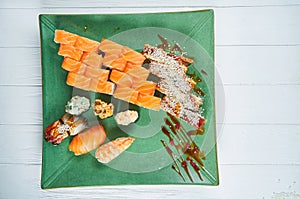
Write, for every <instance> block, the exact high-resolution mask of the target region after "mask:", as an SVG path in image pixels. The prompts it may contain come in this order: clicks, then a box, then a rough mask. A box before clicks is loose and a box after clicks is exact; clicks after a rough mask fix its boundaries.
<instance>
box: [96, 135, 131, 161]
mask: <svg viewBox="0 0 300 199" xmlns="http://www.w3.org/2000/svg"><path fill="white" fill-rule="evenodd" d="M134 140H135V138H131V137H121V138H117V139H115V140H113V141H110V142H108V143H106V144H104V145H102V146H100V147H99V148H98V149H97V151H96V153H95V156H96V158H97V160H98V161H99V162H101V163H109V162H110V161H111V160H113V159H115V158H116V157H117V156H119V155H120V154H121V153H122V152H123V151H125V150H126V149H127V148H128V147H130V145H131V144H132V143H133V141H134Z"/></svg>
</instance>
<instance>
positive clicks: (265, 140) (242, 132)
mask: <svg viewBox="0 0 300 199" xmlns="http://www.w3.org/2000/svg"><path fill="white" fill-rule="evenodd" d="M299 132H300V125H230V124H225V125H224V126H223V131H221V132H218V138H217V139H218V146H217V148H218V160H219V161H218V162H219V164H226V165H231V164H237V165H238V164H243V165H246V164H249V165H252V164H267V165H276V164H284V165H286V164H289V165H300V156H299V149H300V147H299V143H300V134H299ZM0 136H1V139H0V151H3V152H5V153H0V163H2V164H41V161H42V160H41V157H42V139H43V130H42V127H41V125H23V126H21V125H0ZM16 139H17V140H19V141H17V140H16ZM295 149H298V150H295Z"/></svg>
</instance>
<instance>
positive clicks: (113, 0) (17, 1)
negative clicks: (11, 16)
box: [0, 0, 299, 8]
mask: <svg viewBox="0 0 300 199" xmlns="http://www.w3.org/2000/svg"><path fill="white" fill-rule="evenodd" d="M71 2H72V3H71ZM0 5H1V8H40V7H43V8H70V7H71V8H74V7H76V8H82V7H86V8H88V7H100V8H107V7H114V8H115V7H118V8H122V7H128V8H133V7H157V8H163V7H194V6H197V7H199V6H204V7H251V6H256V7H258V6H262V7H266V6H287V5H299V1H297V0H252V1H249V0H248V1H239V0H227V1H223V0H214V1H209V0H186V1H180V0H173V1H169V0H161V1H153V0H143V1H139V0H133V1H130V0H110V1H105V0H100V1H97V0H89V1H85V0H78V1H70V0H67V1H60V0H54V1H53V0H52V1H39V0H30V1H26V2H25V1H22V0H10V1H9V0H4V1H1V4H0Z"/></svg>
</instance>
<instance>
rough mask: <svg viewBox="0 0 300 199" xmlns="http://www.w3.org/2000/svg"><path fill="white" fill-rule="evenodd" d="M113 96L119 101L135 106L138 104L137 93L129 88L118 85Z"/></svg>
mask: <svg viewBox="0 0 300 199" xmlns="http://www.w3.org/2000/svg"><path fill="white" fill-rule="evenodd" d="M113 96H114V97H115V98H118V99H121V100H123V101H125V102H130V103H132V104H137V102H138V101H137V99H138V91H136V90H134V89H132V88H129V87H123V86H120V85H118V86H117V88H116V90H115V92H114V95H113Z"/></svg>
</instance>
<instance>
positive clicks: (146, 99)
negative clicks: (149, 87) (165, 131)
mask: <svg viewBox="0 0 300 199" xmlns="http://www.w3.org/2000/svg"><path fill="white" fill-rule="evenodd" d="M160 101H161V99H160V98H159V97H155V96H151V95H142V94H139V96H138V103H137V105H139V106H141V107H144V108H147V109H151V110H155V111H159V110H160Z"/></svg>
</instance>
